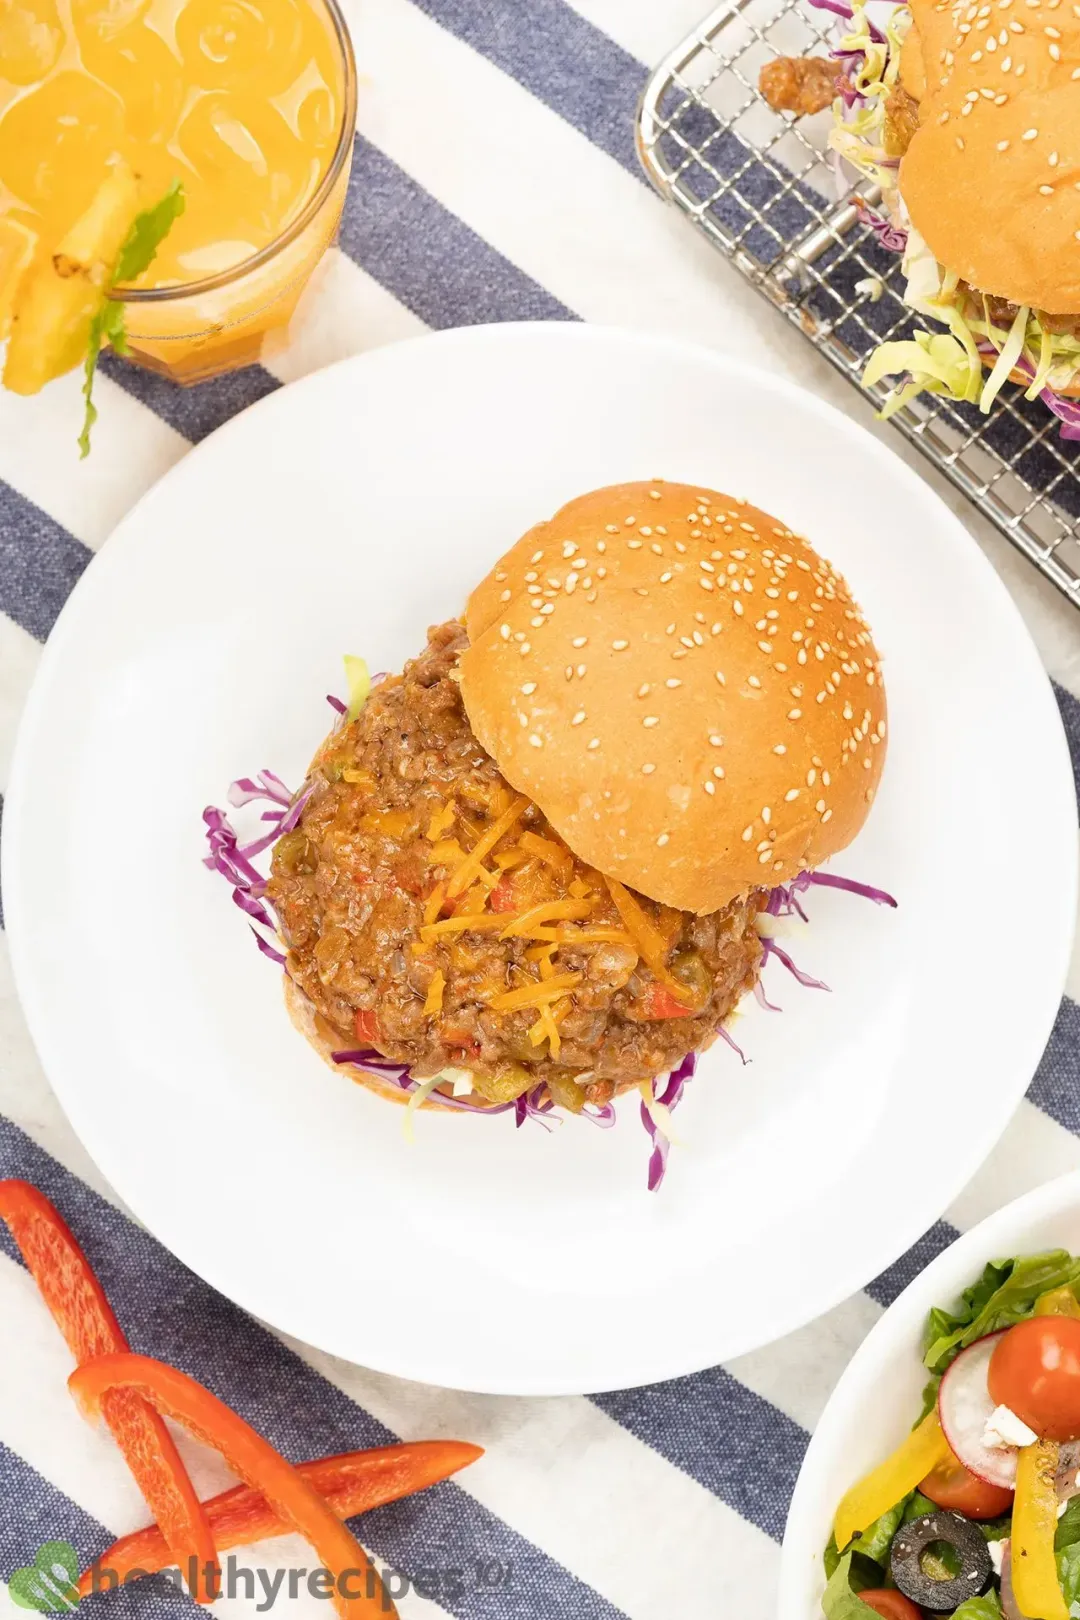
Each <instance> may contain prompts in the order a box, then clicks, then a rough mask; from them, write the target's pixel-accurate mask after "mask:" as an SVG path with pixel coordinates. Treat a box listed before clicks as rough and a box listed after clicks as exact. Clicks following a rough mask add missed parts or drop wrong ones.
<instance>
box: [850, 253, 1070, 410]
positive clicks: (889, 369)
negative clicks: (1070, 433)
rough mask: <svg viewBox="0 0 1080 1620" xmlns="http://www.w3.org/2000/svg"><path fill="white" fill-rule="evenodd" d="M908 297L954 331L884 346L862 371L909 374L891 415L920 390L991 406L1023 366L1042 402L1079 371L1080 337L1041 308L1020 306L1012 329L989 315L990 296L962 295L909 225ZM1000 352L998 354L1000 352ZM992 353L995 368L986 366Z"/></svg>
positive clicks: (872, 376) (870, 375)
mask: <svg viewBox="0 0 1080 1620" xmlns="http://www.w3.org/2000/svg"><path fill="white" fill-rule="evenodd" d="M903 269H904V276H905V278H906V286H905V291H904V302H905V304H907V305H908V307H909V308H911V309H913V310H915V311H916V313H917V314H920V315H924V316H926V317H927V318H928V319H929V320H932V321H938V322H940V324H941V325H942V326H945V327H947V328H948V333H947V334H946V333H943V332H937V333H932V332H929V331H926V330H924V329H921V328H919V329H916V331H915V332H913V333H912V335H911V337H910V338H905V339H902V340H900V341H894V342H889V343H882V344H881V345H880V346H879V347H878V348H877V349H875V350H874V352H873V354H872V355H871V356H870V359H869V360H868V362H867V364H866V369H865V370H864V372H863V385H864V386H865V387H868V388H869V387H871V386H872V385H873V384H874V383H877V382H880V381H881V380H882V378H884V377H894V376H900V375H903V376H906V378H907V381H906V382H904V383H902V384H901V385H900V386H899V387H898V388H896V389H894V391H893V393H892V394H891V395H890V396H889V398H888V399H887V400H886V402H885V405H884V407H883V409H882V411H881V416H882V419H886V418H888V417H890V416H893V415H895V413H896V412H897V411H898V410H900V409H901V408H902V407H903V406H904V405H906V404H907V403H908V401H909V400H912V399H916V398H917V397H918V396H919V395H920V394H924V393H929V394H943V395H945V396H946V397H947V398H949V399H954V400H957V401H967V402H968V403H970V404H976V403H977V404H978V406H979V409H980V410H981V411H984V412H985V411H989V410H990V407H991V406H992V405H993V403H994V400H995V399H996V398H997V396H998V394H999V393H1000V392H1001V389H1002V388H1003V387H1004V386H1005V384H1006V383H1007V382H1008V380H1009V378H1010V376H1011V375H1012V374H1013V373H1014V372H1015V371H1016V370H1017V369H1019V370H1020V371H1021V372H1023V373H1024V374H1025V376H1030V379H1031V380H1030V382H1028V383H1027V386H1026V387H1025V390H1024V392H1025V397H1026V398H1027V399H1036V398H1037V397H1038V396H1039V394H1041V393H1042V391H1043V389H1044V388H1052V389H1055V390H1057V391H1061V390H1063V389H1065V388H1067V387H1068V386H1069V384H1070V383H1072V382H1074V381H1075V380H1076V378H1077V376H1078V374H1080V341H1078V340H1077V339H1076V338H1075V337H1072V336H1070V335H1061V334H1058V333H1054V332H1049V331H1047V330H1046V328H1045V327H1044V326H1043V324H1042V322H1041V321H1040V319H1039V315H1038V312H1037V311H1036V310H1033V309H1029V308H1028V307H1027V306H1026V305H1022V306H1021V307H1020V308H1019V309H1018V310H1017V312H1016V315H1015V316H1014V317H1013V320H1012V323H1011V325H1010V326H1008V327H1003V326H999V325H998V324H997V323H996V322H995V321H993V320H991V318H990V312H989V307H988V305H987V302H986V300H985V299H981V300H980V302H979V304H976V302H975V299H974V297H973V296H972V295H971V294H970V293H966V294H965V293H962V292H961V291H960V289H959V285H958V277H957V276H956V275H955V273H953V272H950V271H946V270H944V269H943V268H942V266H941V265H940V264H939V263H938V261H937V260H936V259H935V258H934V255H933V254H932V253H931V252H930V249H929V248H928V247H927V245H926V243H925V242H924V241H923V239H922V237H921V236H920V235H919V233H918V231H916V230H914V229H912V228H911V227H909V229H908V245H907V249H906V251H905V253H904V265H903ZM995 351H996V354H995ZM992 355H993V356H994V363H993V365H992V366H991V367H990V369H989V371H986V370H984V364H985V363H986V362H987V361H988V360H989V359H990V358H991V356H992Z"/></svg>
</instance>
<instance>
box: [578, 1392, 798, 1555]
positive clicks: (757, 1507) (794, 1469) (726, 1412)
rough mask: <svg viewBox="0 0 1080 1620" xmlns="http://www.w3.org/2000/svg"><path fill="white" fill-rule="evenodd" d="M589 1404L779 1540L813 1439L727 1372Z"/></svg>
mask: <svg viewBox="0 0 1080 1620" xmlns="http://www.w3.org/2000/svg"><path fill="white" fill-rule="evenodd" d="M591 1399H592V1400H593V1401H594V1402H595V1403H596V1405H597V1406H598V1407H599V1408H600V1410H601V1411H602V1412H606V1413H607V1415H608V1417H610V1418H614V1420H615V1422H616V1423H621V1424H622V1426H623V1428H625V1429H629V1431H630V1433H631V1434H633V1435H636V1437H637V1438H638V1439H639V1440H642V1441H644V1443H645V1444H646V1445H647V1446H651V1447H652V1449H653V1451H657V1452H659V1453H660V1455H661V1456H662V1457H666V1458H667V1460H668V1462H670V1463H674V1465H675V1467H676V1468H681V1469H682V1471H683V1472H684V1473H686V1474H689V1475H690V1477H691V1478H692V1479H696V1480H697V1482H698V1484H699V1485H704V1487H705V1489H706V1490H709V1491H712V1493H713V1495H714V1496H718V1497H720V1499H721V1500H722V1501H724V1502H726V1503H727V1504H728V1506H729V1507H732V1508H734V1509H735V1511H736V1512H737V1513H739V1514H741V1515H742V1517H743V1518H744V1519H749V1520H750V1522H751V1524H756V1525H757V1527H758V1529H759V1530H764V1532H765V1534H766V1535H769V1536H774V1537H775V1538H776V1539H777V1540H779V1538H780V1536H781V1534H782V1533H783V1529H784V1521H785V1519H786V1517H787V1510H788V1503H789V1501H790V1500H791V1493H792V1491H793V1489H794V1487H795V1480H796V1477H797V1475H798V1472H799V1468H800V1466H801V1464H802V1460H803V1453H804V1452H805V1451H806V1446H807V1442H808V1439H809V1436H808V1435H807V1433H806V1431H805V1430H804V1429H802V1428H800V1426H799V1425H798V1424H797V1423H796V1422H795V1421H794V1420H793V1419H792V1418H789V1417H787V1416H786V1414H785V1413H783V1412H781V1411H779V1410H778V1409H777V1408H776V1407H775V1406H773V1405H772V1403H771V1402H770V1401H766V1400H763V1399H762V1397H761V1396H760V1395H755V1394H754V1392H753V1390H750V1389H747V1388H746V1386H745V1385H744V1384H740V1383H739V1381H738V1379H736V1378H733V1377H732V1375H731V1374H730V1373H729V1372H725V1370H724V1368H723V1367H712V1368H710V1369H709V1370H708V1371H707V1372H701V1373H694V1374H692V1375H691V1376H689V1377H687V1378H672V1379H669V1380H668V1381H667V1382H666V1383H663V1384H648V1385H646V1386H645V1387H644V1388H643V1389H624V1390H616V1391H614V1392H613V1393H611V1394H607V1395H594V1396H592V1397H591Z"/></svg>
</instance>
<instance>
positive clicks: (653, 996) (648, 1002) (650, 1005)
mask: <svg viewBox="0 0 1080 1620" xmlns="http://www.w3.org/2000/svg"><path fill="white" fill-rule="evenodd" d="M641 999H642V1016H643V1017H645V1018H649V1019H653V1018H657V1019H659V1018H692V1017H693V1016H694V1009H693V1007H686V1006H684V1005H683V1003H682V1002H681V1001H679V1000H677V999H676V997H675V996H673V995H672V993H671V991H670V990H669V989H668V987H667V985H666V984H650V985H649V987H648V989H647V990H646V992H645V994H644V996H643V997H642V998H641Z"/></svg>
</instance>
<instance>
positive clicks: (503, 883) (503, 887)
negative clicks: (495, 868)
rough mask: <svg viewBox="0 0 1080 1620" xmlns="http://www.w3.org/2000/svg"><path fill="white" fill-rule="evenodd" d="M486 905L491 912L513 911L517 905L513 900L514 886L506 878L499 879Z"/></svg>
mask: <svg viewBox="0 0 1080 1620" xmlns="http://www.w3.org/2000/svg"><path fill="white" fill-rule="evenodd" d="M488 905H489V906H490V907H491V909H492V911H513V910H514V909H515V907H516V905H517V902H516V901H515V899H514V885H513V884H512V883H511V881H510V879H509V878H508V877H503V878H500V879H499V881H498V883H496V885H495V887H494V888H493V889H492V891H491V893H490V894H489V895H488Z"/></svg>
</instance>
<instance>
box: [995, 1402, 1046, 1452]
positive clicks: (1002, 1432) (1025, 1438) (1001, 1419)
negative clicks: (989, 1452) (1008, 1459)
mask: <svg viewBox="0 0 1080 1620" xmlns="http://www.w3.org/2000/svg"><path fill="white" fill-rule="evenodd" d="M982 1438H983V1445H984V1446H990V1447H991V1448H992V1449H993V1450H994V1451H1007V1450H1008V1449H1009V1447H1010V1446H1033V1445H1034V1444H1035V1442H1036V1440H1037V1439H1038V1438H1039V1437H1038V1435H1037V1434H1036V1433H1035V1430H1034V1429H1029V1428H1028V1426H1027V1424H1026V1423H1025V1422H1024V1420H1023V1418H1018V1417H1017V1415H1016V1413H1015V1412H1014V1411H1013V1410H1012V1408H1011V1407H1008V1406H996V1407H995V1408H994V1410H993V1411H992V1412H991V1414H990V1416H989V1417H988V1418H987V1420H986V1427H985V1429H984V1430H983V1437H982Z"/></svg>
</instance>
